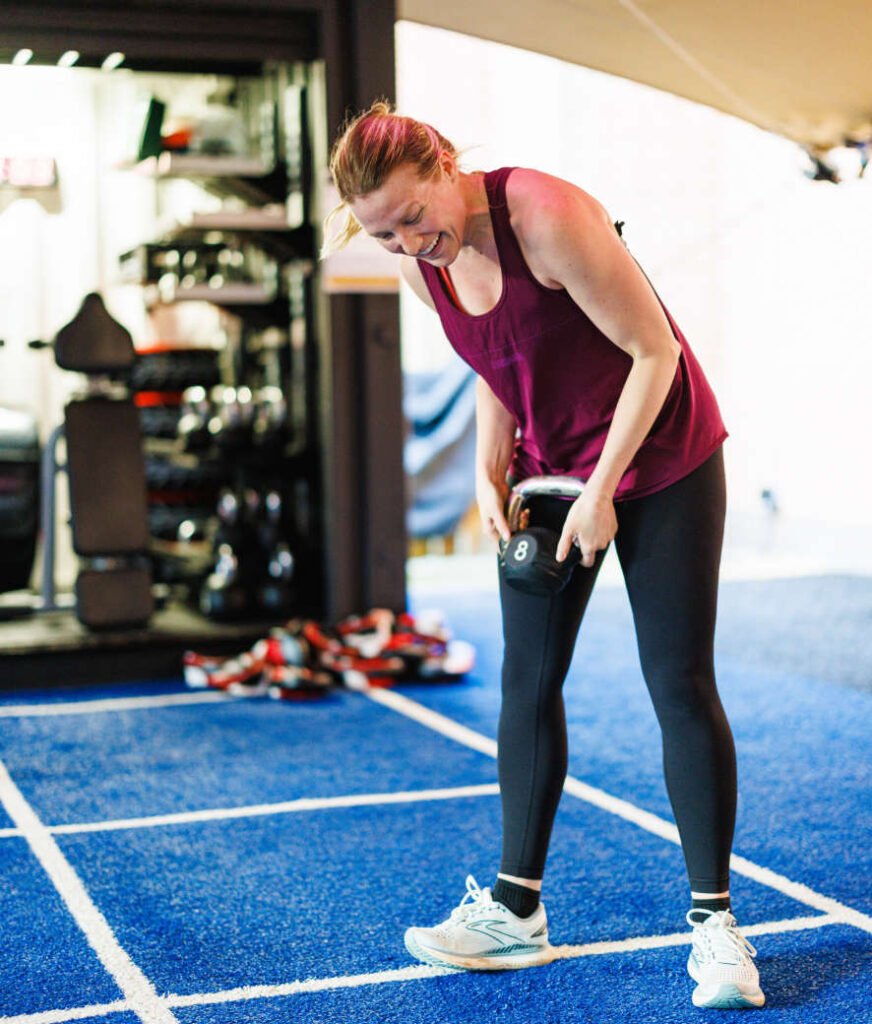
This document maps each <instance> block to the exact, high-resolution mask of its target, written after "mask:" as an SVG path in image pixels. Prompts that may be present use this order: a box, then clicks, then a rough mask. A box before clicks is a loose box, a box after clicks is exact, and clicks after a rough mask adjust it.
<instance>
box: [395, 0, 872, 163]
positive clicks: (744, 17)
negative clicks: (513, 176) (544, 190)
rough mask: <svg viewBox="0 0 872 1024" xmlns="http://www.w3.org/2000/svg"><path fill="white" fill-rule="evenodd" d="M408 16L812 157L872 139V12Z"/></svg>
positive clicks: (521, 2)
mask: <svg viewBox="0 0 872 1024" xmlns="http://www.w3.org/2000/svg"><path fill="white" fill-rule="evenodd" d="M397 13H398V17H400V18H402V19H405V20H408V21H414V22H419V23H421V24H424V25H432V26H436V27H439V28H444V29H450V30H453V31H455V32H463V33H465V34H467V35H471V36H477V37H479V38H482V39H491V40H493V41H495V42H499V43H506V44H508V45H510V46H517V47H521V48H523V49H526V50H534V51H537V52H539V53H544V54H548V55H549V56H552V57H557V58H559V59H561V60H565V61H570V62H572V63H574V64H583V65H585V66H586V67H590V68H596V69H597V70H600V71H606V72H608V73H609V74H613V75H620V76H621V77H622V78H629V79H632V80H634V81H637V82H642V83H644V84H645V85H651V86H654V87H656V88H658V89H664V90H666V91H667V92H671V93H675V94H676V95H678V96H684V97H686V98H687V99H690V100H695V101H696V102H698V103H704V104H706V105H707V106H710V107H715V108H716V109H718V110H723V111H726V112H727V113H729V114H734V115H735V116H737V117H741V118H744V119H745V120H746V121H750V122H751V123H753V124H756V125H758V126H759V127H761V128H765V129H767V130H769V131H772V132H775V133H777V134H779V135H784V136H786V137H787V138H790V139H793V140H794V141H796V142H799V143H800V144H802V145H804V146H807V147H809V148H819V149H828V148H830V147H832V146H836V145H840V144H841V143H842V142H843V141H844V140H845V139H846V138H851V139H854V140H856V141H865V140H868V139H869V138H870V137H872V3H870V2H869V0H827V2H825V3H820V2H815V0H728V2H725V0H527V2H525V0H438V2H436V3H434V2H433V0H397Z"/></svg>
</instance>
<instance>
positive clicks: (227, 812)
mask: <svg viewBox="0 0 872 1024" xmlns="http://www.w3.org/2000/svg"><path fill="white" fill-rule="evenodd" d="M499 792H500V787H499V785H498V783H496V782H486V783H483V784H482V785H479V786H455V787H454V788H452V789H419V790H409V791H407V792H398V793H359V794H354V795H352V796H328V797H318V798H315V797H306V798H303V799H300V800H287V801H284V802H282V803H275V804H249V805H246V806H244V807H217V808H212V809H208V810H202V811H180V812H178V813H176V814H153V815H149V816H148V817H143V818H118V819H116V820H114V821H85V822H80V823H78V824H71V825H47V826H45V827H46V831H48V832H50V833H51V834H52V835H55V836H71V835H79V834H81V833H82V832H115V831H118V830H120V829H126V828H155V827H157V826H160V825H189V824H192V823H194V822H203V821H228V820H231V819H234V818H256V817H261V816H264V815H271V814H294V813H297V812H300V811H324V810H332V809H333V808H336V807H372V806H377V805H379V804H410V803H417V802H418V801H426V800H457V799H461V798H463V797H479V796H499ZM20 835H21V830H20V829H17V828H2V829H0V839H10V838H12V837H14V836H20Z"/></svg>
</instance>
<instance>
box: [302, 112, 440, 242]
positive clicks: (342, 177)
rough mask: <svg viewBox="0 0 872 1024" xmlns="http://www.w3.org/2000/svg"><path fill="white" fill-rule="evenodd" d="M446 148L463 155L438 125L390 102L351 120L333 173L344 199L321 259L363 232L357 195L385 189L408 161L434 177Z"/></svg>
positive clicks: (327, 223) (329, 225)
mask: <svg viewBox="0 0 872 1024" xmlns="http://www.w3.org/2000/svg"><path fill="white" fill-rule="evenodd" d="M446 152H447V153H450V154H451V155H452V156H454V157H457V156H458V153H457V150H456V149H455V147H454V145H453V144H452V143H451V142H449V141H448V139H446V138H445V136H444V135H441V134H440V133H439V132H438V131H436V129H435V128H433V127H432V126H431V125H429V124H425V123H424V122H423V121H416V120H415V118H413V117H403V116H401V115H400V114H397V113H395V112H394V111H393V110H392V109H391V106H390V104H389V103H387V102H386V101H385V100H377V101H376V102H375V103H373V105H372V106H371V107H370V108H369V110H365V111H364V112H363V113H362V114H357V115H356V116H353V117H351V118H349V119H348V121H346V123H345V124H344V125H343V127H342V129H341V131H340V134H339V137H338V138H337V139H336V142H335V143H334V145H333V151H332V153H331V154H330V174H331V175H332V177H333V182H334V184H335V185H336V188H337V190H338V192H339V196H340V199H341V202H340V203H339V205H338V206H336V207H335V208H334V209H333V210H331V211H330V213H329V214H328V215H327V217H326V218H325V220H324V238H325V242H324V245H323V246H322V248H321V257H322V258H323V257H324V256H328V255H329V254H330V253H331V252H335V251H336V250H337V249H341V248H343V247H344V246H346V245H347V244H348V243H349V242H350V241H351V239H352V238H353V237H354V236H355V235H356V234H357V233H358V232H359V231H361V230H362V229H361V226H360V223H359V222H358V220H357V218H356V217H355V216H354V214H353V212H352V210H351V205H350V204H351V200H352V199H355V198H356V197H357V196H365V195H368V194H369V193H370V192H374V191H375V190H376V189H378V188H381V186H382V185H383V184H384V182H385V180H386V178H387V177H388V175H389V174H390V173H391V172H392V171H394V170H395V169H396V168H397V167H400V166H401V165H403V164H412V165H413V166H414V167H415V168H417V171H418V175H419V176H420V177H421V178H429V177H433V176H434V175H436V174H438V173H439V158H440V157H441V156H442V154H443V153H446ZM337 222H338V226H334V225H337Z"/></svg>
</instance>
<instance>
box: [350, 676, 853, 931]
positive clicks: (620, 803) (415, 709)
mask: <svg viewBox="0 0 872 1024" xmlns="http://www.w3.org/2000/svg"><path fill="white" fill-rule="evenodd" d="M361 693H364V694H366V696H367V697H369V699H370V700H372V701H375V703H376V704H381V705H383V706H384V707H386V708H389V709H390V710H391V711H396V712H397V713H398V714H400V715H405V716H406V717H407V718H411V719H413V720H414V721H416V722H419V723H420V724H421V725H425V726H427V728H429V729H432V730H433V731H434V732H438V733H441V734H442V735H443V736H447V737H448V738H449V739H452V740H455V741H456V742H457V743H461V744H463V745H464V746H467V747H472V748H473V749H474V750H479V751H481V752H482V753H483V754H487V755H488V756H489V757H494V758H495V757H496V756H497V744H496V741H495V740H491V739H488V737H486V736H483V735H482V734H481V733H478V732H475V731H474V730H473V729H469V728H468V727H467V726H465V725H461V724H460V723H459V722H455V721H454V719H452V718H448V717H447V716H446V715H442V714H439V712H437V711H431V709H430V708H427V707H424V705H423V704H419V703H418V702H417V701H414V700H411V699H410V698H409V697H405V696H403V694H400V693H396V692H395V691H393V690H385V689H381V688H380V687H369V688H368V689H365V690H361ZM564 789H565V790H566V792H567V793H571V794H572V795H573V796H577V797H579V798H580V799H581V800H584V801H586V802H587V803H589V804H593V806H595V807H599V808H600V809H601V810H603V811H608V812H609V813H610V814H614V815H616V816H617V817H618V818H623V819H624V820H625V821H629V822H630V823H631V824H633V825H637V826H638V827H639V828H642V829H644V830H645V831H646V832H651V833H653V834H654V835H656V836H660V838H661V839H666V840H667V841H668V842H670V843H677V844H680V840H679V838H678V829H677V828H676V827H675V825H673V824H672V823H671V822H669V821H666V820H665V819H663V818H660V817H658V816H657V815H656V814H651V813H650V811H643V810H642V809H641V808H640V807H636V805H635V804H631V803H630V802H629V801H627V800H621V799H620V798H619V797H616V796H612V795H611V794H610V793H606V792H605V791H604V790H602V789H597V788H596V787H595V786H589V785H588V784H587V783H586V782H582V781H581V780H580V779H576V778H574V777H573V776H572V775H567V777H566V783H565V785H564ZM730 867H731V869H732V870H733V871H735V872H736V874H739V875H745V876H746V877H747V878H752V879H753V880H754V881H755V882H759V883H760V884H761V885H766V886H768V887H769V888H770V889H775V890H777V891H778V892H781V893H784V895H785V896H790V897H791V898H792V899H795V900H797V901H798V902H800V903H805V904H806V905H807V906H810V907H814V908H815V909H816V910H823V911H825V912H826V913H828V914H832V915H833V916H834V917H836V918H838V920H839V921H843V922H844V923H845V924H851V925H853V926H854V927H855V928H860V929H862V930H863V931H865V932H872V917H870V916H869V915H868V914H862V913H861V912H860V911H859V910H854V909H853V907H848V906H845V904H844V903H840V902H839V901H838V900H834V899H832V898H831V897H829V896H824V895H823V894H822V893H819V892H815V890H814V889H811V888H809V887H808V886H807V885H803V884H802V883H800V882H794V881H792V880H791V879H789V878H787V877H785V876H784V875H780V874H778V873H777V872H775V871H770V870H769V868H764V867H761V866H760V865H759V864H755V863H754V862H753V861H750V860H748V859H747V858H745V857H739V856H737V855H736V854H733V855H732V857H731V858H730Z"/></svg>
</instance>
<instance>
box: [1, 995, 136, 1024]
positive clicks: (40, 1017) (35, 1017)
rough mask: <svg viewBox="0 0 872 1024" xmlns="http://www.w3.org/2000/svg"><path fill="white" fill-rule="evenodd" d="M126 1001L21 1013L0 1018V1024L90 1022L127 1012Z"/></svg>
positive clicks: (127, 1005) (128, 1007) (128, 1006)
mask: <svg viewBox="0 0 872 1024" xmlns="http://www.w3.org/2000/svg"><path fill="white" fill-rule="evenodd" d="M129 1009H130V1005H129V1004H128V1003H127V1001H126V1000H122V999H120V1000H119V1001H118V1002H117V1003H100V1004H99V1005H97V1004H95V1005H94V1006H75V1007H73V1008H72V1009H69V1010H41V1011H40V1012H39V1013H21V1014H18V1015H17V1016H15V1017H0V1024H66V1021H68V1020H90V1019H92V1018H94V1017H105V1016H107V1015H108V1014H110V1013H123V1012H124V1011H125V1010H129Z"/></svg>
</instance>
